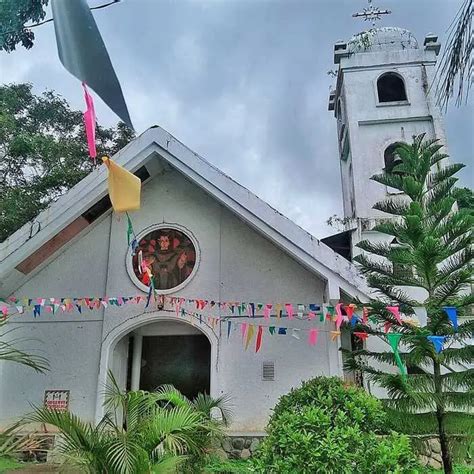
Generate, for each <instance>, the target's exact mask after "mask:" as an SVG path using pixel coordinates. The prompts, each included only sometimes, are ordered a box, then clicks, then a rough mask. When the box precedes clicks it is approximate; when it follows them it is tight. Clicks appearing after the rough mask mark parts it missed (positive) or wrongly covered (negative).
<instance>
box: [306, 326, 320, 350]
mask: <svg viewBox="0 0 474 474" xmlns="http://www.w3.org/2000/svg"><path fill="white" fill-rule="evenodd" d="M317 341H318V330H317V329H316V328H313V329H310V330H309V334H308V343H309V345H310V346H315V345H316V342H317Z"/></svg>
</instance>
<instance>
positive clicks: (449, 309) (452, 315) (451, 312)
mask: <svg viewBox="0 0 474 474" xmlns="http://www.w3.org/2000/svg"><path fill="white" fill-rule="evenodd" d="M443 310H444V311H445V313H446V314H447V315H448V318H449V320H450V321H451V323H452V325H453V328H454V330H455V331H457V330H458V310H457V308H456V307H454V306H445V307H444V308H443Z"/></svg>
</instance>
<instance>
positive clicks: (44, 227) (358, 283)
mask: <svg viewBox="0 0 474 474" xmlns="http://www.w3.org/2000/svg"><path fill="white" fill-rule="evenodd" d="M155 153H157V154H158V155H159V156H160V157H162V158H163V159H165V160H166V161H167V162H169V163H170V165H172V166H173V167H174V168H176V169H177V170H179V171H180V172H181V173H183V175H185V176H186V177H187V178H188V179H189V180H191V181H193V182H194V183H196V184H197V185H198V186H200V187H201V188H203V189H204V190H205V191H206V192H208V193H209V194H211V195H212V196H214V197H215V198H216V199H217V200H218V201H219V202H221V203H222V204H223V205H224V206H226V207H227V208H228V209H230V210H231V211H232V212H233V213H235V214H236V215H238V216H239V217H240V218H241V219H243V220H244V221H245V222H247V223H248V224H249V225H250V226H252V227H253V228H255V229H257V230H258V231H259V232H260V233H262V234H263V235H265V236H266V237H267V238H268V239H269V240H271V241H272V242H274V243H275V244H276V245H277V246H278V247H280V248H282V249H284V250H285V251H286V252H287V253H289V254H290V255H291V256H292V257H293V258H294V259H295V260H297V261H298V262H300V263H301V264H302V265H303V266H305V267H306V268H307V269H309V270H310V271H312V272H314V273H316V274H317V275H319V276H320V277H321V278H323V279H324V280H327V281H328V283H329V285H328V286H329V287H330V288H332V289H335V288H336V287H338V288H337V289H339V288H341V289H342V290H343V291H345V292H346V293H348V294H350V295H352V296H354V297H359V298H360V299H362V300H366V299H367V297H368V295H369V294H370V293H371V291H370V289H369V288H368V286H367V284H366V282H365V279H364V278H363V277H362V276H361V275H360V273H359V272H358V270H357V269H356V268H355V266H354V265H353V264H352V263H350V262H348V261H347V260H345V259H344V258H343V257H341V256H340V255H338V254H337V253H336V252H334V251H333V250H332V249H330V248H329V247H328V246H327V245H325V244H323V243H322V242H320V241H319V240H318V239H316V237H314V236H313V235H311V234H310V233H309V232H306V231H305V230H304V229H302V228H301V227H299V226H298V225H296V224H295V223H294V222H292V221H291V220H290V219H288V218H286V217H285V216H283V215H282V214H281V213H279V212H278V211H277V210H275V209H273V208H272V207H271V206H269V205H268V204H267V203H265V202H264V201H262V200H261V199H260V198H258V197H257V196H255V195H254V194H252V193H251V192H250V191H249V190H248V189H246V188H244V187H243V186H241V185H239V184H238V183H236V182H235V181H234V180H232V179H231V178H230V177H228V176H227V175H225V174H224V173H222V172H221V171H220V170H219V169H217V168H216V167H214V166H212V165H211V164H210V163H208V162H207V161H206V160H204V159H203V158H202V157H200V156H199V155H197V154H196V153H194V152H193V151H191V150H190V149H189V148H187V147H186V146H184V145H183V144H182V143H181V142H179V141H178V140H176V139H175V138H174V137H173V136H172V135H170V134H169V133H168V132H166V131H165V130H163V129H162V128H160V127H153V128H150V129H148V130H147V131H145V132H144V133H143V134H141V135H140V136H139V137H137V138H136V139H135V140H133V141H132V142H131V143H129V144H128V145H127V146H126V147H125V148H123V149H122V150H120V151H119V152H118V153H117V154H116V155H114V160H115V161H116V162H117V163H118V164H120V165H121V166H124V167H125V168H127V169H128V170H130V171H136V170H137V169H138V168H139V167H140V166H142V165H143V164H144V163H145V162H146V161H148V159H149V158H150V157H151V156H152V155H153V154H155ZM106 194H107V172H106V169H105V167H100V168H99V169H98V170H96V171H93V172H92V173H91V174H90V175H88V176H87V177H85V178H84V179H83V180H82V181H80V182H79V183H78V184H77V185H76V186H74V187H73V188H72V189H70V190H69V191H68V192H67V193H66V194H65V195H64V196H62V197H61V198H60V199H58V201H56V202H55V203H53V204H52V205H51V206H50V207H49V208H48V209H46V210H44V211H43V212H41V213H40V214H39V215H38V217H37V218H36V219H35V222H40V223H41V230H40V231H39V232H38V233H37V234H36V235H34V236H33V237H31V238H30V237H29V236H30V228H31V224H30V223H28V224H26V225H24V226H23V227H22V228H21V229H19V230H18V231H16V232H15V233H14V234H13V235H11V236H10V237H9V238H8V239H7V240H5V241H4V242H3V243H1V244H0V285H1V282H2V281H6V279H7V278H8V277H9V275H11V274H12V273H13V272H16V270H15V267H16V266H17V265H18V264H19V263H20V262H22V261H23V260H24V259H25V258H27V257H28V256H29V255H31V253H33V252H34V251H35V250H37V249H38V248H39V247H41V246H42V245H43V244H44V243H46V242H48V241H49V240H50V239H51V238H52V237H53V236H54V235H56V234H57V233H58V232H60V231H61V230H62V229H63V228H64V227H66V226H67V225H68V224H70V223H71V222H72V221H74V220H75V219H76V218H77V217H79V216H80V215H81V214H82V213H84V212H85V211H86V210H87V209H89V208H90V207H91V206H92V205H93V204H94V203H95V202H97V201H98V200H99V199H101V198H102V197H103V196H105V195H106ZM0 294H1V291H0ZM334 295H335V291H330V297H331V298H332V297H334ZM4 296H5V295H4Z"/></svg>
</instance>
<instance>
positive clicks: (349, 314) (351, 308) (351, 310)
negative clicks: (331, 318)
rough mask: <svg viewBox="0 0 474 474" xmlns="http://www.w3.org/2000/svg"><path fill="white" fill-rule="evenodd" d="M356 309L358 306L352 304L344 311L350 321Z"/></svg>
mask: <svg viewBox="0 0 474 474" xmlns="http://www.w3.org/2000/svg"><path fill="white" fill-rule="evenodd" d="M355 309H356V305H355V304H352V303H351V304H348V305H346V306H345V308H344V310H345V311H346V315H347V318H348V319H349V321H350V320H351V319H352V315H353V314H354V310H355Z"/></svg>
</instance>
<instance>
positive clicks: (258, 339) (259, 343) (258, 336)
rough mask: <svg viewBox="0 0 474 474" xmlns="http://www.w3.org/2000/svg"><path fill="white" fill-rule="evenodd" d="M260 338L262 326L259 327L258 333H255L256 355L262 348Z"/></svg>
mask: <svg viewBox="0 0 474 474" xmlns="http://www.w3.org/2000/svg"><path fill="white" fill-rule="evenodd" d="M262 337H263V328H262V326H259V327H258V331H257V340H256V342H255V352H256V353H257V352H258V351H259V350H260V347H262Z"/></svg>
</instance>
